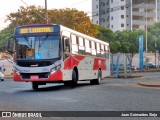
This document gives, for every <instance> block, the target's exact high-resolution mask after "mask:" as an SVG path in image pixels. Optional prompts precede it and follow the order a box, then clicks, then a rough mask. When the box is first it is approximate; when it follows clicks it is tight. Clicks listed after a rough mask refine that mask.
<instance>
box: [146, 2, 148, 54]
mask: <svg viewBox="0 0 160 120" xmlns="http://www.w3.org/2000/svg"><path fill="white" fill-rule="evenodd" d="M147 7H148V6H147V0H146V53H147V49H148V48H147V47H148V44H147V42H148V38H147V36H148V33H147Z"/></svg>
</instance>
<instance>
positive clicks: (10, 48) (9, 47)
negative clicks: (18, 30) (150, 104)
mask: <svg viewBox="0 0 160 120" xmlns="http://www.w3.org/2000/svg"><path fill="white" fill-rule="evenodd" d="M13 45H14V38H13V37H10V38H9V39H8V40H7V45H6V47H7V51H8V52H9V53H11V54H12V53H14V50H13Z"/></svg>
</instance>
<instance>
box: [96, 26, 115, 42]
mask: <svg viewBox="0 0 160 120" xmlns="http://www.w3.org/2000/svg"><path fill="white" fill-rule="evenodd" d="M95 26H96V27H97V29H98V34H97V38H98V39H100V40H103V41H106V42H111V41H114V39H115V38H114V37H115V36H114V33H113V31H112V30H110V29H109V28H106V27H103V26H99V25H95Z"/></svg>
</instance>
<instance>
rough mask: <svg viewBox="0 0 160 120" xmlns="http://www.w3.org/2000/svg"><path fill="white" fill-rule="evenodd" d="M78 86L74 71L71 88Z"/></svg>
mask: <svg viewBox="0 0 160 120" xmlns="http://www.w3.org/2000/svg"><path fill="white" fill-rule="evenodd" d="M76 86H77V74H76V71H75V70H73V72H72V81H71V87H72V88H74V87H76Z"/></svg>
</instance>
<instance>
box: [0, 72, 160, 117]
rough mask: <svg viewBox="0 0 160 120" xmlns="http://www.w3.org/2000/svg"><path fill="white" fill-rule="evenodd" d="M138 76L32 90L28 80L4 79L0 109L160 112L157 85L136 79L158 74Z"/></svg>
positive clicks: (154, 76) (48, 86)
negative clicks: (97, 82)
mask: <svg viewBox="0 0 160 120" xmlns="http://www.w3.org/2000/svg"><path fill="white" fill-rule="evenodd" d="M138 75H141V76H144V77H140V78H134V79H113V78H108V79H105V80H103V81H102V84H101V85H90V84H89V82H82V83H79V85H78V86H77V87H76V88H74V89H71V88H69V87H67V86H64V85H63V84H48V85H46V86H40V89H39V90H38V91H34V90H32V88H31V83H17V82H14V81H13V80H11V79H6V80H5V81H0V111H160V88H147V87H143V86H139V85H137V82H138V81H143V80H146V79H147V80H152V79H159V78H160V75H159V73H158V72H157V73H143V74H138ZM0 119H1V118H0ZM54 119H62V118H54ZM64 119H66V118H64ZM68 119H74V118H68ZM78 119H80V118H78ZM83 119H84V118H83ZM86 119H87V120H90V119H93V118H89V117H88V118H86ZM94 119H96V118H94ZM98 119H99V118H98ZM101 119H104V118H101ZM108 119H109V118H108ZM108 119H107V120H108ZM110 119H114V120H115V119H117V120H119V119H120V120H121V119H122V118H110ZM110 119H109V120H110ZM123 119H124V118H123ZM125 119H126V120H127V119H128V118H125ZM132 119H133V120H139V118H132ZM146 119H148V118H146ZM151 119H152V118H149V120H151ZM140 120H141V119H140Z"/></svg>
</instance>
